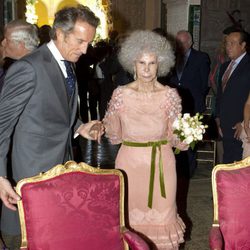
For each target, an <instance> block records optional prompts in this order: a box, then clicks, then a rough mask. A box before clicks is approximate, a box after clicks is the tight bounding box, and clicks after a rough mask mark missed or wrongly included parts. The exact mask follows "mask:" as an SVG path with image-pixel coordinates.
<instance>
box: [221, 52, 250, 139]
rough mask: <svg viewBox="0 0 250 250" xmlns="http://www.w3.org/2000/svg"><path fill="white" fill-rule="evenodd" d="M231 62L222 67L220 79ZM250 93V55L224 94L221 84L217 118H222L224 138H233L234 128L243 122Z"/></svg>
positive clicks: (231, 78)
mask: <svg viewBox="0 0 250 250" xmlns="http://www.w3.org/2000/svg"><path fill="white" fill-rule="evenodd" d="M229 63H230V62H226V63H224V64H223V65H222V66H221V70H220V74H219V79H220V81H221V79H222V76H223V74H224V72H225V70H226V68H227V66H228V64H229ZM249 91H250V55H249V54H246V55H245V56H244V57H243V58H242V60H241V61H240V63H239V64H238V65H237V67H236V68H235V70H234V71H233V73H232V74H231V76H230V78H229V80H228V82H227V85H226V87H225V90H224V92H222V88H221V84H220V87H219V88H218V94H217V100H216V116H217V117H218V118H220V122H221V129H222V132H223V137H225V138H233V135H234V132H235V130H233V129H232V127H233V126H234V125H235V124H236V123H238V122H242V121H243V110H244V105H245V102H246V100H247V97H248V95H249Z"/></svg>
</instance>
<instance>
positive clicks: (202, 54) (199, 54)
mask: <svg viewBox="0 0 250 250" xmlns="http://www.w3.org/2000/svg"><path fill="white" fill-rule="evenodd" d="M191 53H192V54H193V55H194V56H195V57H200V58H209V56H208V54H207V53H206V52H204V51H201V50H196V49H193V48H192V49H191Z"/></svg>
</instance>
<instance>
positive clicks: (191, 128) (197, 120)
mask: <svg viewBox="0 0 250 250" xmlns="http://www.w3.org/2000/svg"><path fill="white" fill-rule="evenodd" d="M202 118H203V116H202V115H200V114H199V113H197V114H196V115H195V116H192V117H191V116H190V114H189V113H185V114H184V115H183V116H181V114H180V115H178V117H177V119H176V120H175V121H174V123H173V129H174V134H176V135H177V136H178V138H179V139H180V140H181V142H184V143H186V144H188V145H189V146H190V147H191V148H192V149H194V147H195V144H196V143H197V142H198V141H201V140H202V138H203V134H204V133H205V131H206V128H207V125H203V124H202V121H201V120H202ZM175 153H176V154H178V153H180V150H179V149H177V148H176V149H175Z"/></svg>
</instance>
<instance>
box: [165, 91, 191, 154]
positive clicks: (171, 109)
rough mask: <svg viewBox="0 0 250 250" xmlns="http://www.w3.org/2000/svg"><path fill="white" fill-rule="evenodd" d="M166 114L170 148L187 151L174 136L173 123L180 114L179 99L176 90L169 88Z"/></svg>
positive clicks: (186, 147) (185, 146)
mask: <svg viewBox="0 0 250 250" xmlns="http://www.w3.org/2000/svg"><path fill="white" fill-rule="evenodd" d="M166 96H167V98H166V105H165V109H166V113H167V122H168V126H167V127H168V128H167V138H168V141H169V142H170V144H171V145H172V147H176V148H178V149H180V150H187V149H188V145H187V144H186V143H183V142H181V141H180V140H179V138H178V137H177V136H176V135H175V134H174V130H173V123H174V121H175V119H176V118H177V117H178V115H179V114H181V109H182V107H181V98H180V96H179V94H178V93H177V90H176V89H173V88H169V90H168V91H167V94H166Z"/></svg>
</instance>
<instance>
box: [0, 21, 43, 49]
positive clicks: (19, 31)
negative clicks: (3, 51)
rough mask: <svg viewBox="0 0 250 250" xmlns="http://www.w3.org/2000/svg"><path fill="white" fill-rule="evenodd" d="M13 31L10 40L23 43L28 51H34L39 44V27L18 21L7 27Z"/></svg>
mask: <svg viewBox="0 0 250 250" xmlns="http://www.w3.org/2000/svg"><path fill="white" fill-rule="evenodd" d="M7 29H8V30H11V35H10V38H11V40H12V41H13V42H14V43H20V42H22V43H23V44H24V46H25V48H26V49H27V50H30V51H32V50H34V49H35V48H37V46H38V44H39V38H38V30H37V27H36V26H35V25H33V24H31V23H28V22H26V21H24V20H21V19H16V20H13V21H11V22H9V23H8V24H6V26H5V31H6V30H7Z"/></svg>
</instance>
